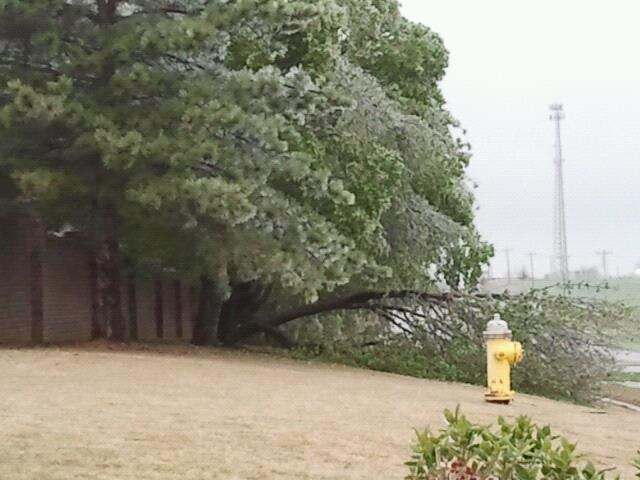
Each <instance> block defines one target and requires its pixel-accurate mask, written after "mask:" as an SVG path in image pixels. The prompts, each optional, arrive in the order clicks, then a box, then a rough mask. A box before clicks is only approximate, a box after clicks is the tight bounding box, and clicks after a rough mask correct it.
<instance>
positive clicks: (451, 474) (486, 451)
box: [406, 408, 617, 480]
mask: <svg viewBox="0 0 640 480" xmlns="http://www.w3.org/2000/svg"><path fill="white" fill-rule="evenodd" d="M444 416H445V420H446V423H447V425H446V428H445V429H443V430H442V431H441V432H440V433H437V434H435V433H432V432H430V431H429V430H426V431H424V432H417V442H416V445H415V447H414V454H413V457H412V459H411V461H409V462H407V466H408V467H409V471H410V473H409V475H407V477H406V479H407V480H462V479H467V480H489V479H492V480H493V479H495V480H497V479H500V480H516V479H517V480H538V479H543V478H544V479H549V480H554V479H556V480H570V479H573V480H605V479H606V478H607V475H606V472H607V470H597V469H596V468H595V467H594V466H593V464H592V463H591V462H587V463H586V464H583V462H582V458H581V457H579V456H577V455H576V452H575V449H576V445H575V444H574V443H571V442H569V441H568V440H567V439H565V438H562V437H558V436H556V435H553V434H552V432H551V429H550V428H549V427H548V426H545V427H539V426H537V425H535V424H534V423H533V422H532V421H531V419H530V418H528V417H524V416H522V417H519V418H517V419H516V420H515V421H514V422H513V423H510V422H508V421H506V420H505V419H504V418H502V417H500V418H499V419H498V428H497V429H492V428H490V427H486V426H483V425H477V424H474V423H472V422H471V421H469V420H468V419H467V418H466V417H465V416H464V415H462V414H461V413H460V410H459V408H458V409H456V411H455V412H451V411H448V410H446V411H445V414H444ZM616 478H617V477H616Z"/></svg>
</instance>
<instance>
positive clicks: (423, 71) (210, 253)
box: [0, 0, 492, 343]
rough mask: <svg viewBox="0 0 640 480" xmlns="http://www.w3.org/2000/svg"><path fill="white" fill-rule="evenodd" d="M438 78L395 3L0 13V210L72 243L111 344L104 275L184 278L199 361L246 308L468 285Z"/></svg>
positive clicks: (111, 3) (70, 3)
mask: <svg viewBox="0 0 640 480" xmlns="http://www.w3.org/2000/svg"><path fill="white" fill-rule="evenodd" d="M447 60H448V56H447V52H446V49H445V48H444V46H443V43H442V41H441V39H440V38H439V37H438V36H437V35H436V34H435V33H434V32H433V31H431V30H430V29H429V28H427V27H425V26H422V25H418V24H414V23H411V22H409V21H408V20H406V19H405V18H403V17H402V16H401V15H400V13H399V7H398V3H397V2H396V1H395V0H348V1H337V0H322V1H318V0H174V1H161V0H130V1H123V0H32V1H29V2H23V1H19V0H0V88H1V90H0V187H1V188H2V191H3V194H4V198H5V199H4V200H3V201H4V202H5V203H8V201H9V198H11V199H12V200H14V201H15V202H17V203H18V204H20V205H27V206H28V207H29V208H30V209H32V210H33V211H36V212H38V214H39V215H41V216H42V217H43V218H44V219H45V221H46V222H47V223H48V224H49V225H50V226H51V227H56V226H59V225H62V224H70V225H72V226H74V227H75V228H77V229H79V230H81V231H82V232H84V233H85V234H86V237H87V239H88V242H89V245H90V246H91V248H93V249H94V251H95V253H96V264H97V267H98V272H99V276H100V278H101V279H102V281H101V282H100V286H101V290H100V297H101V305H102V306H103V309H104V319H105V320H104V329H103V330H104V331H103V332H101V333H102V334H105V335H111V336H112V337H113V338H117V339H122V338H124V337H125V336H126V332H125V329H124V326H123V325H122V314H121V313H120V310H121V306H120V299H119V293H118V292H119V283H118V282H119V278H120V277H121V275H122V271H121V269H122V265H123V264H125V263H126V264H127V265H129V268H132V269H133V270H139V269H142V268H144V266H145V265H147V264H149V262H155V263H158V262H160V263H161V264H162V265H163V266H164V267H167V268H172V269H174V270H176V271H177V272H179V274H180V275H181V276H183V277H184V278H189V279H193V280H196V279H200V285H201V292H202V293H203V295H204V296H206V297H207V298H205V299H202V298H201V303H200V305H201V308H200V312H199V317H198V318H199V319H200V320H199V321H200V322H201V323H206V324H207V325H208V326H207V327H206V328H204V327H203V328H204V330H203V331H202V332H201V335H202V337H203V338H201V339H200V340H199V341H200V342H201V343H208V342H210V341H212V340H214V339H215V337H216V335H218V334H219V332H218V331H217V329H218V328H223V327H222V325H221V326H219V325H218V323H219V319H220V317H221V316H222V317H224V314H225V311H227V315H231V313H230V312H231V311H233V314H234V316H235V317H239V316H242V315H240V313H239V312H238V311H237V309H235V307H234V308H233V309H231V306H230V305H231V303H229V302H231V301H232V300H234V299H235V300H238V298H245V297H246V296H247V295H248V296H249V297H252V298H253V299H257V298H259V299H260V302H258V305H256V308H260V307H261V306H262V304H263V303H264V301H266V299H267V298H268V297H269V293H271V292H273V291H274V290H277V291H278V292H279V294H280V295H281V296H283V298H284V297H286V298H288V299H298V300H295V301H301V302H314V301H317V300H319V299H320V300H322V299H326V298H327V297H329V296H332V295H333V296H336V295H347V294H351V293H353V292H356V291H362V290H375V291H380V292H385V291H391V290H403V289H407V290H423V291H424V290H429V289H436V288H448V289H463V288H470V287H472V286H474V285H475V283H476V282H477V280H478V278H479V275H480V272H481V266H482V265H483V264H484V263H485V262H486V261H487V259H488V258H489V256H490V255H491V253H492V252H491V248H490V246H488V245H487V244H486V243H484V242H483V241H482V240H481V239H480V238H479V236H478V234H477V232H476V231H475V229H474V227H473V210H474V203H473V195H472V193H471V191H470V190H469V187H468V182H467V179H466V177H465V169H466V167H467V165H468V162H469V159H470V151H469V146H468V145H467V144H465V143H464V141H463V140H461V139H460V138H458V135H459V129H458V124H457V122H456V121H455V120H454V119H453V118H452V116H451V115H450V114H449V112H448V111H447V110H446V105H445V100H444V98H443V96H442V94H441V91H440V89H439V85H438V84H439V81H440V80H441V79H442V77H443V75H444V72H445V69H446V66H447ZM2 198H3V197H1V196H0V199H2ZM236 294H237V295H236ZM234 295H235V296H234ZM238 295H240V297H238ZM201 296H202V295H201ZM225 309H226V310H225ZM230 309H231V310H230ZM245 313H246V312H245ZM253 313H255V312H253Z"/></svg>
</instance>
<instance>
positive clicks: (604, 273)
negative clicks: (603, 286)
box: [596, 250, 613, 279]
mask: <svg viewBox="0 0 640 480" xmlns="http://www.w3.org/2000/svg"><path fill="white" fill-rule="evenodd" d="M612 254H613V252H609V251H607V250H600V251H598V252H596V255H601V256H602V277H603V278H605V279H606V278H607V276H608V275H607V255H612Z"/></svg>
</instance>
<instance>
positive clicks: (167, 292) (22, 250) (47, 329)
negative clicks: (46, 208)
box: [0, 215, 194, 344]
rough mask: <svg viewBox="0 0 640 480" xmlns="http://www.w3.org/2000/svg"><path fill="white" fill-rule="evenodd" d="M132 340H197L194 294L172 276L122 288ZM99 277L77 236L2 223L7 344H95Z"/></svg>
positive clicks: (0, 335)
mask: <svg viewBox="0 0 640 480" xmlns="http://www.w3.org/2000/svg"><path fill="white" fill-rule="evenodd" d="M122 285H123V292H122V304H123V313H124V314H125V317H126V321H127V325H128V333H129V338H131V339H134V340H135V339H138V340H142V341H148V340H158V339H169V340H179V339H189V338H190V337H191V326H192V312H193V310H194V309H193V308H192V306H193V305H194V298H193V292H192V291H191V290H190V289H189V288H188V286H186V285H183V284H182V283H181V282H180V281H178V280H176V279H174V278H171V277H170V276H168V275H166V276H165V275H159V276H158V278H156V279H155V280H148V281H132V280H125V281H123V282H122ZM95 292H96V278H95V270H94V269H93V268H92V259H91V256H90V255H89V252H88V251H87V249H86V248H85V247H84V246H83V245H82V243H81V242H80V241H79V239H78V238H76V237H75V236H74V235H73V234H71V235H65V236H63V237H58V236H55V235H52V234H50V233H47V232H46V231H45V230H44V228H43V227H42V225H41V224H40V223H39V222H37V221H35V220H34V219H32V218H29V217H25V216H16V215H9V216H4V217H0V344H45V343H61V342H74V341H85V340H90V339H91V335H92V333H91V332H92V331H93V329H94V326H95V323H96V322H97V321H98V320H97V318H98V317H97V305H96V295H95Z"/></svg>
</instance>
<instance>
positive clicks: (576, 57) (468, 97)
mask: <svg viewBox="0 0 640 480" xmlns="http://www.w3.org/2000/svg"><path fill="white" fill-rule="evenodd" d="M401 2H402V4H403V13H404V15H405V16H407V17H408V18H410V19H411V20H413V21H417V22H421V23H423V24H425V25H427V26H429V27H431V28H432V29H433V30H435V31H436V32H437V33H439V34H440V35H441V37H442V38H443V39H444V42H445V45H446V46H447V48H448V50H449V52H450V61H449V64H450V66H449V70H448V73H447V76H446V78H445V80H444V82H443V84H442V88H443V90H444V93H445V97H446V98H447V100H448V103H449V109H450V110H451V112H452V113H453V114H454V116H456V117H457V118H458V119H459V120H460V121H461V122H462V124H463V126H464V127H465V128H466V129H467V131H468V133H467V139H468V140H469V141H470V143H471V144H472V146H473V154H474V156H473V161H472V164H471V167H470V169H469V175H470V176H471V178H472V179H473V180H475V181H476V182H477V183H478V184H479V188H478V189H477V190H476V197H477V200H478V205H479V210H478V212H477V213H476V224H477V225H478V227H479V229H480V231H481V233H482V234H483V235H484V237H485V238H486V239H488V240H489V241H491V242H492V243H493V244H494V245H495V247H496V250H497V255H496V258H495V260H494V262H493V272H494V274H504V273H505V271H506V261H505V255H504V253H503V252H502V249H505V248H507V247H508V248H510V249H511V264H512V269H513V270H517V269H519V268H520V267H521V266H522V265H525V264H526V265H528V257H527V254H528V252H535V253H536V254H537V256H536V263H535V268H536V274H538V273H547V272H548V270H549V255H551V251H552V211H553V210H552V208H553V203H552V200H553V197H552V195H553V162H552V160H553V124H552V122H551V121H550V120H549V110H548V107H549V105H550V104H551V103H554V102H559V103H562V104H563V105H564V110H565V116H566V119H565V120H564V122H563V132H562V133H563V149H564V157H565V163H564V173H565V195H566V214H567V238H568V247H569V266H570V268H571V269H575V268H578V267H581V266H591V265H596V266H600V263H601V262H600V259H599V257H597V256H596V255H595V251H596V250H601V249H607V250H611V251H613V252H614V255H612V256H611V257H609V271H610V273H612V274H615V273H616V270H617V268H619V269H620V272H621V273H627V272H631V271H633V270H634V269H635V267H636V262H638V261H639V260H640V168H639V160H640V91H639V89H640V26H639V24H638V19H639V18H640V2H638V1H637V0H610V1H608V2H605V1H604V0H601V1H593V0H562V1H558V0H535V1H532V0H526V1H524V0H522V1H521V0H482V1H478V0H401Z"/></svg>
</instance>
